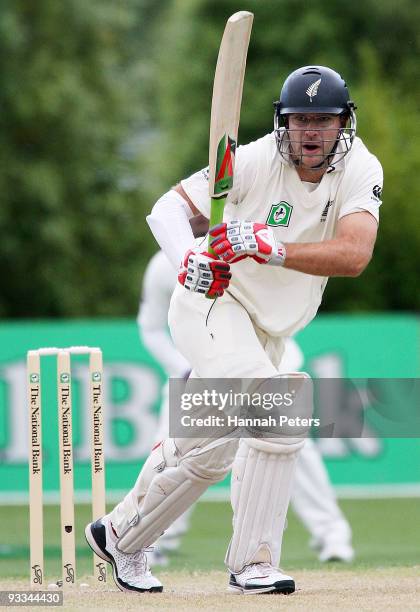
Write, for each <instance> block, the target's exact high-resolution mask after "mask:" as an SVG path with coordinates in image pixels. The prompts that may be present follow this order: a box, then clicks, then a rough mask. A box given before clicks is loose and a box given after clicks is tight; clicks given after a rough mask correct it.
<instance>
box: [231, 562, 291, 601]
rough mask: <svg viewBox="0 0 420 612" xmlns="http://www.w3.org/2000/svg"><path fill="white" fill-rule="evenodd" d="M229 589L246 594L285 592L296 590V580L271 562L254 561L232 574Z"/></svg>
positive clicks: (287, 593) (286, 593) (285, 593)
mask: <svg viewBox="0 0 420 612" xmlns="http://www.w3.org/2000/svg"><path fill="white" fill-rule="evenodd" d="M229 590H230V591H234V592H236V593H242V594H244V595H253V594H256V593H283V594H284V595H289V593H294V591H295V581H294V580H293V578H292V577H291V576H287V574H283V573H282V572H281V571H280V570H279V569H278V568H276V567H273V566H272V565H271V564H270V563H252V564H251V565H247V566H246V567H245V568H244V569H243V570H242V571H241V572H239V573H238V574H231V575H230V579H229Z"/></svg>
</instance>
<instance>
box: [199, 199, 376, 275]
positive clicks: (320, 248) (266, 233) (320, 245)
mask: <svg viewBox="0 0 420 612" xmlns="http://www.w3.org/2000/svg"><path fill="white" fill-rule="evenodd" d="M377 227H378V224H377V221H376V219H375V217H374V216H373V215H371V214H370V213H369V212H367V211H361V212H355V213H351V214H348V215H346V216H344V217H343V218H342V219H340V220H339V221H338V223H337V232H336V235H335V237H334V238H332V239H331V240H325V241H322V242H302V243H287V244H283V243H281V242H278V241H277V240H276V238H275V236H274V232H273V230H272V229H271V227H268V226H267V225H264V224H263V223H253V222H252V221H237V220H234V221H229V222H228V223H221V224H220V225H218V226H216V227H214V228H211V229H210V235H211V236H213V238H214V240H213V242H212V248H213V249H214V251H215V253H217V255H219V257H221V258H222V259H224V260H225V261H227V262H229V263H235V262H237V261H240V260H241V259H243V258H244V257H252V258H253V259H254V260H255V261H257V262H258V263H261V264H268V265H271V266H284V267H285V268H289V269H291V270H297V271H298V272H305V273H306V274H313V275H316V276H358V275H359V274H361V273H362V272H363V270H364V269H365V268H366V266H367V265H368V263H369V261H370V259H371V257H372V253H373V247H374V244H375V240H376V233H377Z"/></svg>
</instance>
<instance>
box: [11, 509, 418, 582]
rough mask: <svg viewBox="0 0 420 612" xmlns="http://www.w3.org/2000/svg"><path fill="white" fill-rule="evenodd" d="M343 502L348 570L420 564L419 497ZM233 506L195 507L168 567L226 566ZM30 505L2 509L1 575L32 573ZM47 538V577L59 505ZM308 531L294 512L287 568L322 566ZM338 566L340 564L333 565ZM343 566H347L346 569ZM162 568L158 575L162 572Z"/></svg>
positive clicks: (83, 515) (82, 512) (87, 569)
mask: <svg viewBox="0 0 420 612" xmlns="http://www.w3.org/2000/svg"><path fill="white" fill-rule="evenodd" d="M340 505H341V507H342V508H343V510H344V512H345V514H346V516H347V517H348V519H349V520H350V523H351V525H352V528H353V533H354V546H355V549H356V555H357V557H356V561H355V562H354V563H353V564H352V565H351V566H347V567H346V570H349V569H352V570H355V571H363V570H364V569H369V568H386V567H396V566H399V567H413V566H415V565H419V564H420V536H419V530H418V525H419V524H420V504H419V502H418V499H416V498H406V499H374V500H373V499H371V500H342V501H341V504H340ZM89 517H90V507H89V506H85V505H80V506H78V507H77V509H76V534H77V572H78V574H79V575H86V574H90V573H91V567H92V556H91V554H90V551H89V550H88V547H87V545H86V543H85V540H84V525H85V524H86V523H87V522H88V521H89ZM230 524H231V510H230V505H229V504H228V503H224V502H220V503H216V502H200V503H199V504H198V505H197V506H196V508H195V511H194V514H193V520H192V525H191V530H190V531H189V533H188V534H187V535H186V536H185V537H184V539H183V544H182V547H181V549H180V550H179V551H177V552H176V553H174V554H172V556H171V558H170V559H171V561H170V565H169V567H167V568H165V570H164V571H165V573H166V572H171V571H173V570H175V571H180V570H185V571H186V572H193V571H209V570H223V567H224V566H223V558H224V554H225V550H226V546H227V544H228V541H229V536H230ZM28 540H29V534H28V510H27V508H26V507H25V506H3V507H1V508H0V579H8V578H21V579H22V578H23V579H24V578H25V577H27V576H28V575H29V571H28V567H29V549H28ZM44 540H45V551H46V576H47V579H48V578H49V577H51V579H54V578H55V579H56V578H57V577H58V571H59V558H60V541H59V508H58V507H55V506H46V509H45V515H44ZM308 540H309V535H308V534H307V532H306V531H305V530H304V528H303V527H302V525H301V524H300V523H299V522H298V520H297V519H296V517H295V516H294V515H293V514H292V512H289V517H288V527H287V530H286V532H285V536H284V544H283V554H282V566H283V568H284V569H285V570H287V571H290V572H292V571H297V570H302V569H305V570H312V569H318V568H320V564H319V563H318V561H317V559H316V556H315V553H314V552H313V551H311V550H310V549H309V547H308ZM334 565H335V566H336V569H339V564H334ZM343 569H344V568H343ZM159 571H160V570H159V568H157V569H156V574H157V575H159Z"/></svg>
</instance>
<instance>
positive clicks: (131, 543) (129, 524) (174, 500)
mask: <svg viewBox="0 0 420 612" xmlns="http://www.w3.org/2000/svg"><path fill="white" fill-rule="evenodd" d="M175 442H176V444H175ZM197 443H201V446H198V445H197ZM194 444H195V446H193V445H194ZM183 445H184V448H182V446H183ZM191 446H193V448H191ZM236 448H237V440H234V439H224V440H221V439H219V440H200V441H199V440H188V439H177V440H176V441H174V440H171V439H169V440H165V441H164V443H163V445H160V446H158V447H156V448H155V449H154V450H153V451H152V453H151V455H150V456H149V458H148V459H147V461H146V463H145V465H144V467H143V469H142V471H141V473H140V475H139V477H138V479H137V482H136V484H135V486H134V488H133V489H132V490H131V491H130V493H129V494H128V495H127V496H126V497H125V498H124V500H123V501H122V502H121V503H120V504H118V506H117V507H116V508H115V509H114V510H113V511H112V513H111V517H110V518H111V522H112V525H113V527H114V530H115V531H116V532H117V534H118V535H119V536H120V537H119V540H118V543H117V548H118V549H119V550H121V551H123V552H126V553H132V552H136V551H137V550H139V549H140V548H146V547H148V546H151V545H152V544H153V543H154V542H156V540H157V539H158V538H159V537H160V536H161V535H162V534H163V533H164V531H165V530H166V529H167V528H168V527H169V526H170V525H171V524H172V523H173V522H174V521H175V519H177V518H178V517H179V516H181V514H183V513H184V512H185V511H186V510H187V509H188V508H189V507H190V506H191V505H192V504H193V503H194V502H195V501H197V499H198V498H199V497H200V496H201V495H202V494H203V493H204V491H205V490H206V489H207V488H208V487H209V486H210V485H211V484H213V483H215V482H218V481H219V480H221V479H222V478H224V477H225V476H226V474H227V473H228V472H229V470H230V467H231V465H232V461H233V458H234V456H235V451H236Z"/></svg>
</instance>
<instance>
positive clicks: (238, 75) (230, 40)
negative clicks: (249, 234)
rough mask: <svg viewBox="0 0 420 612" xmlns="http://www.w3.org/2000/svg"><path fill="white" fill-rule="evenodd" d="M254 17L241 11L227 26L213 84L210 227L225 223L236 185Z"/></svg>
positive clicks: (230, 19)
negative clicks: (225, 214)
mask: <svg viewBox="0 0 420 612" xmlns="http://www.w3.org/2000/svg"><path fill="white" fill-rule="evenodd" d="M253 18H254V16H253V14H252V13H249V12H248V11H239V12H238V13H235V14H234V15H232V16H231V17H230V18H229V19H228V21H227V23H226V27H225V30H224V33H223V38H222V42H221V44H220V49H219V55H218V58H217V65H216V72H215V77H214V84H213V98H212V106H211V121H210V145H209V195H210V198H211V214H210V226H212V225H216V224H218V223H221V222H222V220H223V209H224V205H225V199H226V196H227V194H228V193H229V191H230V190H231V189H232V186H233V176H234V170H235V151H236V144H237V140H238V129H239V117H240V110H241V101H242V89H243V83H244V76H245V66H246V57H247V52H248V45H249V39H250V36H251V28H252V21H253Z"/></svg>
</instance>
